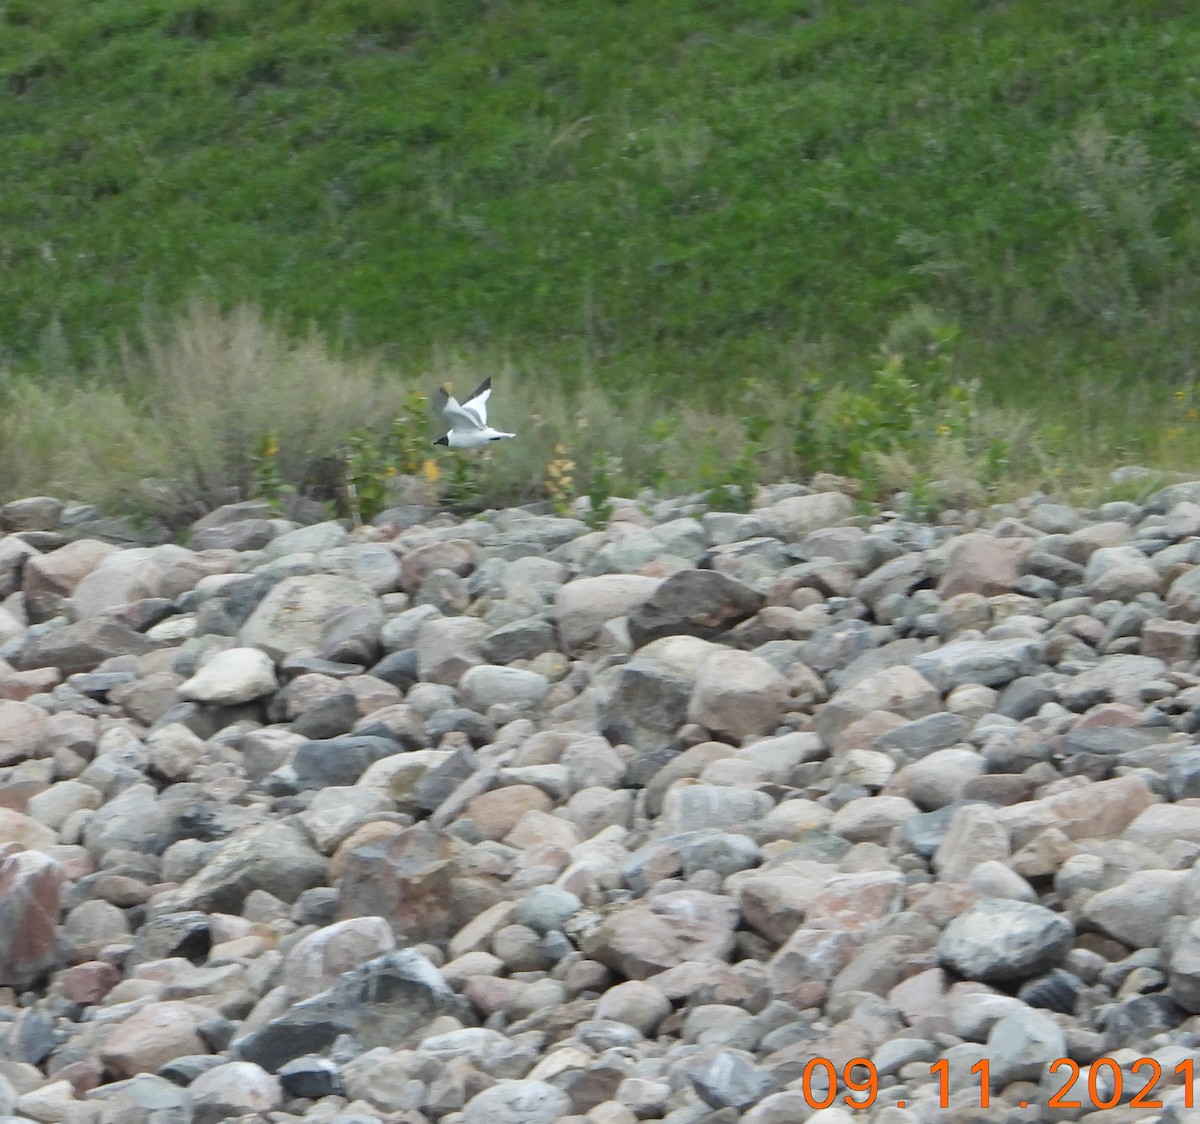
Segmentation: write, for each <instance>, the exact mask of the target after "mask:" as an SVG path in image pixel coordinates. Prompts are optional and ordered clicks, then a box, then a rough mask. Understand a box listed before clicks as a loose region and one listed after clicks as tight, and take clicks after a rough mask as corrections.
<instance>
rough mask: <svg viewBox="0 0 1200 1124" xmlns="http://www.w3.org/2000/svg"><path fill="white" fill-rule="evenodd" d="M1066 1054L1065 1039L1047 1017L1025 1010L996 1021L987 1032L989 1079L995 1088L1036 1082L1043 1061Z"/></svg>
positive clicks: (1044, 1062)
mask: <svg viewBox="0 0 1200 1124" xmlns="http://www.w3.org/2000/svg"><path fill="white" fill-rule="evenodd" d="M1066 1053H1067V1042H1066V1037H1065V1036H1064V1034H1063V1032H1062V1028H1061V1027H1059V1025H1058V1023H1056V1022H1055V1021H1054V1020H1053V1019H1052V1018H1050V1016H1049V1015H1045V1014H1043V1013H1042V1012H1041V1011H1037V1010H1034V1009H1033V1008H1031V1007H1026V1008H1023V1009H1021V1010H1017V1011H1013V1012H1012V1013H1011V1014H1007V1015H1004V1016H1002V1017H1001V1018H999V1019H997V1020H996V1022H995V1024H994V1025H993V1026H992V1029H991V1030H990V1031H989V1032H988V1039H987V1057H988V1062H989V1067H990V1068H989V1077H990V1078H991V1080H992V1081H994V1082H995V1087H996V1088H1003V1087H1004V1086H1005V1085H1009V1084H1011V1083H1012V1082H1014V1081H1038V1080H1040V1079H1041V1077H1042V1075H1043V1074H1044V1072H1045V1069H1046V1059H1047V1058H1061V1057H1063V1056H1064V1055H1065V1054H1066Z"/></svg>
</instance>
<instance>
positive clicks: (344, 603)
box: [238, 528, 378, 660]
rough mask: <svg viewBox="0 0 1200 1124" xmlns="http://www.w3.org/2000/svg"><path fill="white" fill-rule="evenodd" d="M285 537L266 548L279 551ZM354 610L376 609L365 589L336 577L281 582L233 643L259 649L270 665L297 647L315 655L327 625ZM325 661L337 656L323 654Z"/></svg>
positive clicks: (373, 600)
mask: <svg viewBox="0 0 1200 1124" xmlns="http://www.w3.org/2000/svg"><path fill="white" fill-rule="evenodd" d="M303 530H312V528H303ZM339 530H340V528H339ZM293 533H298V532H293ZM343 534H344V532H343ZM288 537H289V536H288V535H281V536H280V537H279V538H278V539H276V540H275V541H274V542H273V543H272V544H271V547H272V548H276V547H279V545H280V544H281V543H283V542H285V541H286V540H287V539H288ZM355 605H365V606H369V607H372V608H377V606H378V602H377V600H376V597H375V594H374V593H372V592H371V590H369V589H368V588H367V587H366V586H364V585H362V584H361V583H360V582H357V581H353V580H351V579H350V578H344V577H340V576H338V575H336V574H308V575H305V576H304V577H289V578H284V579H283V580H282V581H279V582H277V583H276V584H275V585H274V586H272V588H271V589H270V591H269V592H267V594H266V596H264V597H263V598H262V600H261V601H260V602H259V603H258V606H257V608H255V609H254V611H253V612H252V613H251V614H250V616H249V618H248V619H247V620H246V623H245V624H244V625H242V627H241V630H240V631H239V633H238V643H239V644H242V645H244V646H246V647H250V648H261V649H262V650H263V651H264V652H266V653H267V655H269V656H270V657H271V658H272V659H274V660H281V659H283V658H284V657H285V656H287V655H289V654H290V653H292V652H295V651H298V650H299V649H302V648H304V649H308V650H309V651H311V652H321V651H322V648H323V641H324V635H323V634H324V631H325V629H326V627H327V625H328V624H329V622H330V621H331V620H333V619H336V618H337V617H339V616H340V615H341V614H343V613H344V612H345V611H346V609H347V608H348V607H349V606H355ZM326 658H329V659H335V658H337V657H336V656H331V655H328V654H326Z"/></svg>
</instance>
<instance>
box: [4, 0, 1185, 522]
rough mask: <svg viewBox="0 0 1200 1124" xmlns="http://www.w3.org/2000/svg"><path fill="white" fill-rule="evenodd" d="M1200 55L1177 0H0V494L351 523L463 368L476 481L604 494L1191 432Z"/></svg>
mask: <svg viewBox="0 0 1200 1124" xmlns="http://www.w3.org/2000/svg"><path fill="white" fill-rule="evenodd" d="M1197 57H1200V11H1198V10H1196V9H1195V7H1194V5H1190V4H1183V3H1180V2H1179V0H1137V2H1135V3H1130V2H1129V0H1080V2H1079V3H1076V4H1071V5H1053V4H1046V3H1044V2H1042V3H1035V2H1034V0H970V2H963V0H913V2H912V3H904V4H889V3H884V2H882V0H876V2H873V3H872V2H867V3H861V2H857V0H802V2H796V0H743V2H741V3H730V4H714V3H712V2H711V0H679V2H678V3H672V4H666V5H652V6H649V7H648V6H646V5H638V4H632V3H628V2H621V0H601V2H593V0H555V2H554V3H550V2H548V0H507V2H505V0H320V2H318V0H295V2H294V3H290V4H286V5H261V4H253V3H251V2H250V0H92V2H90V3H88V4H84V5H80V4H75V3H69V2H68V0H5V2H4V3H3V4H0V92H2V93H3V96H2V97H0V136H3V138H4V153H5V160H4V167H5V190H4V191H3V192H0V230H2V231H3V235H0V270H2V271H3V276H4V279H5V280H4V297H5V299H4V300H3V301H2V302H0V365H3V366H4V367H6V368H7V369H8V374H7V375H6V376H5V383H4V386H3V387H0V390H2V392H3V403H4V406H5V412H4V415H3V417H0V427H2V428H3V430H4V433H3V437H4V439H5V444H4V446H3V447H0V493H3V494H4V495H14V494H18V493H20V492H22V491H29V490H37V491H42V490H45V489H46V488H47V487H49V484H50V482H57V484H56V486H58V487H61V488H63V489H70V490H71V494H73V495H78V496H86V497H87V498H93V499H98V500H101V501H104V502H113V503H117V502H122V503H126V504H129V503H138V502H141V500H140V499H139V493H138V488H137V483H136V481H137V479H138V476H139V474H141V475H150V476H155V475H157V476H169V477H177V478H181V479H183V480H185V481H187V483H188V484H189V485H190V486H191V487H192V488H194V489H195V490H196V491H197V493H198V494H199V495H200V496H201V497H203V498H204V499H205V500H206V501H208V502H211V501H212V500H215V499H220V498H223V497H225V496H227V495H229V494H249V493H252V492H254V491H256V490H257V491H258V492H260V493H261V494H265V495H274V496H275V497H276V498H278V497H279V496H280V495H281V494H283V492H284V491H285V490H286V489H287V488H297V489H299V490H309V491H311V490H314V488H315V485H314V480H315V479H316V478H321V479H322V480H323V482H324V487H325V490H326V492H330V491H332V492H333V493H334V494H335V495H336V494H337V492H338V488H341V489H343V492H344V491H345V485H346V483H347V480H348V479H349V481H350V482H351V483H352V484H353V494H354V495H355V496H357V497H358V498H357V499H356V500H354V501H353V502H352V503H351V504H350V506H351V508H353V509H354V510H353V512H352V514H354V515H356V516H358V517H363V518H369V514H370V512H371V511H372V510H375V509H377V505H379V504H381V503H384V502H387V501H388V499H389V497H390V496H391V494H392V493H391V492H390V491H389V489H390V488H391V487H392V486H393V485H391V484H390V483H389V481H390V480H391V476H389V471H390V470H392V469H394V470H395V475H397V476H399V477H405V478H407V477H408V476H410V475H413V474H414V470H416V471H415V475H417V476H420V475H421V472H422V471H423V468H422V464H423V462H422V463H421V464H418V463H415V462H413V463H409V462H411V461H412V456H410V454H409V453H408V452H405V451H404V450H402V449H401V448H399V447H398V446H397V445H396V437H395V434H394V433H393V432H391V430H390V428H389V427H391V425H392V420H393V419H395V418H400V417H410V418H411V417H413V416H414V415H412V411H411V410H410V409H409V408H408V407H407V406H406V404H405V402H406V396H407V395H408V394H410V393H415V392H417V391H428V390H430V389H432V387H433V386H435V385H436V384H437V382H439V381H442V380H443V379H445V378H457V379H458V380H459V381H461V383H462V384H463V385H466V383H467V382H468V381H469V380H470V379H471V378H474V377H476V376H477V375H479V374H480V372H495V373H496V374H497V389H498V393H497V411H498V416H502V417H504V418H505V419H506V424H507V423H511V428H514V429H517V430H518V431H519V432H520V433H521V434H522V441H521V442H512V443H509V445H510V447H508V448H505V449H504V450H500V451H497V452H495V454H494V455H493V457H492V458H491V460H490V461H488V462H486V463H484V464H481V465H476V464H475V463H474V462H471V463H470V464H467V463H466V462H464V463H463V464H462V465H459V463H458V461H457V460H452V461H444V462H443V464H444V468H443V473H442V481H441V482H440V484H439V486H440V487H441V488H442V489H443V491H445V490H446V489H447V488H449V487H450V484H451V483H452V484H453V488H452V489H451V490H454V491H455V492H456V494H458V493H461V500H460V502H461V503H462V505H463V506H469V505H470V504H471V503H473V502H476V501H477V500H479V499H483V500H488V499H491V500H494V501H498V500H501V499H531V498H535V497H545V496H546V494H547V490H546V487H545V482H546V480H547V466H548V465H549V464H550V462H551V461H552V460H553V459H554V456H555V454H554V447H555V445H556V444H559V443H562V444H564V446H565V447H566V448H568V449H569V450H570V458H571V459H573V460H575V461H576V462H577V463H578V464H580V465H595V466H602V467H597V468H596V469H594V470H593V471H594V472H596V473H599V474H600V475H602V476H603V477H604V478H603V479H601V480H598V481H594V480H592V479H591V477H590V476H588V475H585V476H584V478H583V479H581V481H580V483H579V487H578V489H577V492H578V494H589V489H590V490H592V491H594V493H595V497H596V501H595V502H600V503H601V507H602V506H603V503H602V502H601V501H602V500H603V499H604V498H605V497H607V496H608V495H609V494H629V492H631V491H636V489H637V488H638V487H640V486H644V485H647V484H649V485H653V486H657V487H662V488H678V489H683V488H696V489H704V490H708V491H709V492H710V495H711V496H712V497H713V499H714V502H721V503H722V504H728V505H733V506H744V505H745V504H746V503H748V502H749V500H750V498H751V496H752V492H753V488H754V486H755V484H756V483H758V482H759V481H760V480H762V479H766V478H770V477H771V476H773V475H776V474H779V473H783V472H797V473H798V472H803V473H811V472H814V471H820V470H824V471H832V472H839V473H844V474H848V475H853V476H855V477H857V478H859V479H860V480H862V481H863V487H864V490H865V491H864V494H866V495H868V496H871V495H876V494H881V493H882V492H884V491H887V490H889V489H893V488H901V489H908V490H909V491H910V492H911V493H912V494H913V495H914V496H917V497H933V499H929V500H927V499H918V500H917V501H915V502H917V503H918V504H919V506H929V505H933V504H936V503H939V502H958V501H959V500H966V499H968V498H970V496H969V495H968V494H967V492H970V493H971V495H979V496H983V497H986V496H988V495H990V494H1002V492H1003V489H1004V488H1005V487H1017V486H1020V487H1026V488H1027V487H1035V486H1036V487H1045V488H1062V489H1067V488H1069V486H1071V485H1073V484H1075V483H1078V482H1080V481H1085V482H1086V481H1094V480H1095V479H1096V477H1097V475H1098V474H1101V473H1103V472H1104V471H1106V470H1107V469H1109V468H1112V467H1114V466H1115V465H1117V464H1120V463H1129V462H1131V461H1137V462H1139V463H1146V464H1152V465H1154V466H1156V467H1162V468H1164V469H1190V468H1193V467H1194V465H1195V458H1196V455H1197V453H1198V452H1200V444H1198V442H1197V440H1196V439H1197V437H1198V436H1200V424H1198V423H1197V422H1196V420H1195V419H1193V418H1190V417H1189V416H1188V415H1187V413H1186V409H1184V408H1183V407H1181V403H1183V402H1185V401H1186V402H1187V403H1190V402H1191V400H1192V396H1193V382H1194V366H1195V355H1194V349H1195V340H1196V338H1197V335H1198V329H1200V199H1198V197H1197V195H1196V192H1195V191H1194V188H1193V185H1194V184H1195V182H1197V179H1198V178H1200V146H1197V144H1196V142H1195V137H1196V130H1197V127H1198V126H1200V78H1198V77H1197V75H1196V73H1195V65H1194V63H1195V59H1196V58H1197ZM198 295H199V296H200V297H202V298H206V300H197V299H196V298H197V296H198ZM189 301H192V304H191V306H190V310H189V309H188V302H189ZM206 301H207V303H206ZM256 307H258V308H262V309H263V310H265V313H266V317H265V318H264V317H263V316H262V315H260V314H258V313H257V312H255V311H254V309H255V308H256ZM144 325H149V327H148V328H147V327H143V326H144ZM314 330H315V331H314ZM317 332H319V333H320V334H319V336H318V335H317V334H316V333H317ZM931 332H932V333H933V335H932V336H930V333H931ZM239 333H240V334H239ZM922 333H925V335H926V336H929V339H926V340H925V342H924V343H922V342H921V337H922ZM937 333H941V335H940V336H937ZM129 341H133V342H129ZM205 348H208V349H210V350H209V351H207V352H206V351H205V350H204V349H205ZM930 348H932V350H930ZM212 362H215V363H216V365H217V367H218V369H219V370H218V371H217V372H216V373H214V372H213V371H210V370H209V366H210V364H211V363H212ZM222 370H223V371H224V374H221V373H220V371H222ZM501 387H503V390H501ZM234 393H236V394H237V395H238V396H239V397H237V398H233V397H232V396H233V394H234ZM1177 394H1179V395H1182V397H1180V398H1177V397H1176V395H1177ZM1188 408H1190V407H1188ZM530 414H533V415H535V416H534V417H533V418H532V419H531V420H529V421H525V419H527V418H529V417H530ZM577 418H578V419H582V420H583V421H584V422H586V423H587V425H586V427H585V428H584V429H582V430H580V429H579V428H578V427H577V425H576V419H577ZM843 419H846V420H845V424H843ZM426 424H427V419H425V420H423V421H422V423H421V425H422V426H424V425H426ZM410 429H411V432H413V433H415V432H418V431H421V430H420V427H417V428H415V429H412V428H411V427H410ZM422 432H423V431H422ZM272 449H273V450H275V451H274V452H271V453H270V455H269V456H267V455H266V454H267V452H268V451H269V450H272ZM601 453H604V454H605V457H604V458H603V459H601V458H600V456H599V455H600V454H601ZM413 455H415V454H413ZM347 457H349V458H350V461H349V469H348V470H347V463H348V462H347ZM355 458H357V459H355ZM609 458H611V459H609ZM331 463H332V466H333V468H335V469H336V471H335V472H334V473H333V475H334V476H335V477H336V478H337V479H334V480H333V481H330V480H329V479H327V477H328V476H329V472H330V469H331ZM347 471H349V477H347V475H346V473H347ZM962 480H969V481H971V482H972V484H973V485H974V487H973V489H968V490H966V491H963V490H962V489H959V491H960V492H962V494H961V495H959V496H957V497H952V496H950V495H949V494H948V493H947V491H946V488H945V486H944V485H945V483H946V481H962ZM426 482H427V483H430V484H433V483H438V482H434V481H428V480H427V481H426ZM572 486H573V487H574V486H575V485H574V483H573V485H572ZM473 497H474V498H473ZM356 505H357V506H356ZM593 510H598V509H596V508H593Z"/></svg>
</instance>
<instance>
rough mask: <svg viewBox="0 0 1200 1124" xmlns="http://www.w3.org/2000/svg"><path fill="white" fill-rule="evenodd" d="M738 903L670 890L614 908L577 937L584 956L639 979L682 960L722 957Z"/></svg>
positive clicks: (729, 948)
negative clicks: (580, 938)
mask: <svg viewBox="0 0 1200 1124" xmlns="http://www.w3.org/2000/svg"><path fill="white" fill-rule="evenodd" d="M737 920H738V909H737V906H736V905H735V904H734V903H733V901H732V900H731V899H730V898H727V897H723V896H721V895H718V894H709V893H706V892H704V891H702V890H676V891H672V892H669V893H665V894H659V895H657V896H656V897H653V898H651V899H649V900H648V901H635V902H631V903H630V904H629V905H627V906H625V907H624V908H623V909H619V910H614V911H613V912H612V913H610V914H609V915H608V916H607V917H606V918H605V919H604V921H603V922H602V923H601V924H600V925H599V926H597V928H596V929H595V930H593V931H592V932H590V933H588V934H587V935H586V936H584V937H583V938H582V941H581V948H582V951H583V953H584V955H585V956H588V957H590V958H591V959H593V960H598V961H600V963H601V964H604V965H606V966H607V967H609V968H612V969H614V970H615V971H618V972H620V973H621V974H622V975H623V976H625V977H626V978H627V979H631V980H644V979H646V978H647V977H649V976H653V975H655V974H656V973H658V972H661V971H663V970H664V969H666V968H670V967H672V966H673V965H676V964H682V963H683V962H684V961H685V960H716V961H724V960H725V959H726V958H727V957H728V956H729V953H730V952H731V951H732V950H733V944H734V934H733V927H734V925H735V924H736V923H737Z"/></svg>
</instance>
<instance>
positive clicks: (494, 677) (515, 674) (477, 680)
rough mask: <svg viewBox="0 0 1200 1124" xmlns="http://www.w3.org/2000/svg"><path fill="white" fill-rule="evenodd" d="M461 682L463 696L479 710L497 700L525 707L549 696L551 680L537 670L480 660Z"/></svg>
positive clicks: (483, 709) (498, 702)
mask: <svg viewBox="0 0 1200 1124" xmlns="http://www.w3.org/2000/svg"><path fill="white" fill-rule="evenodd" d="M459 686H460V689H461V691H462V694H463V698H464V699H465V700H466V702H467V703H468V704H469V705H470V706H472V707H473V708H474V709H476V710H479V711H486V710H487V709H488V708H489V707H491V706H495V705H497V704H504V705H506V706H515V707H520V708H522V709H524V708H528V707H533V706H536V705H537V704H538V703H539V702H541V701H542V699H543V698H545V696H546V692H547V691H549V690H550V681H549V680H548V679H547V678H546V677H545V676H544V675H539V674H538V673H537V672H536V671H524V670H521V669H520V668H515V667H503V666H500V665H497V664H480V665H479V666H478V667H472V668H469V669H468V670H467V671H466V672H464V673H463V676H462V679H461V681H460V684H459Z"/></svg>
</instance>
